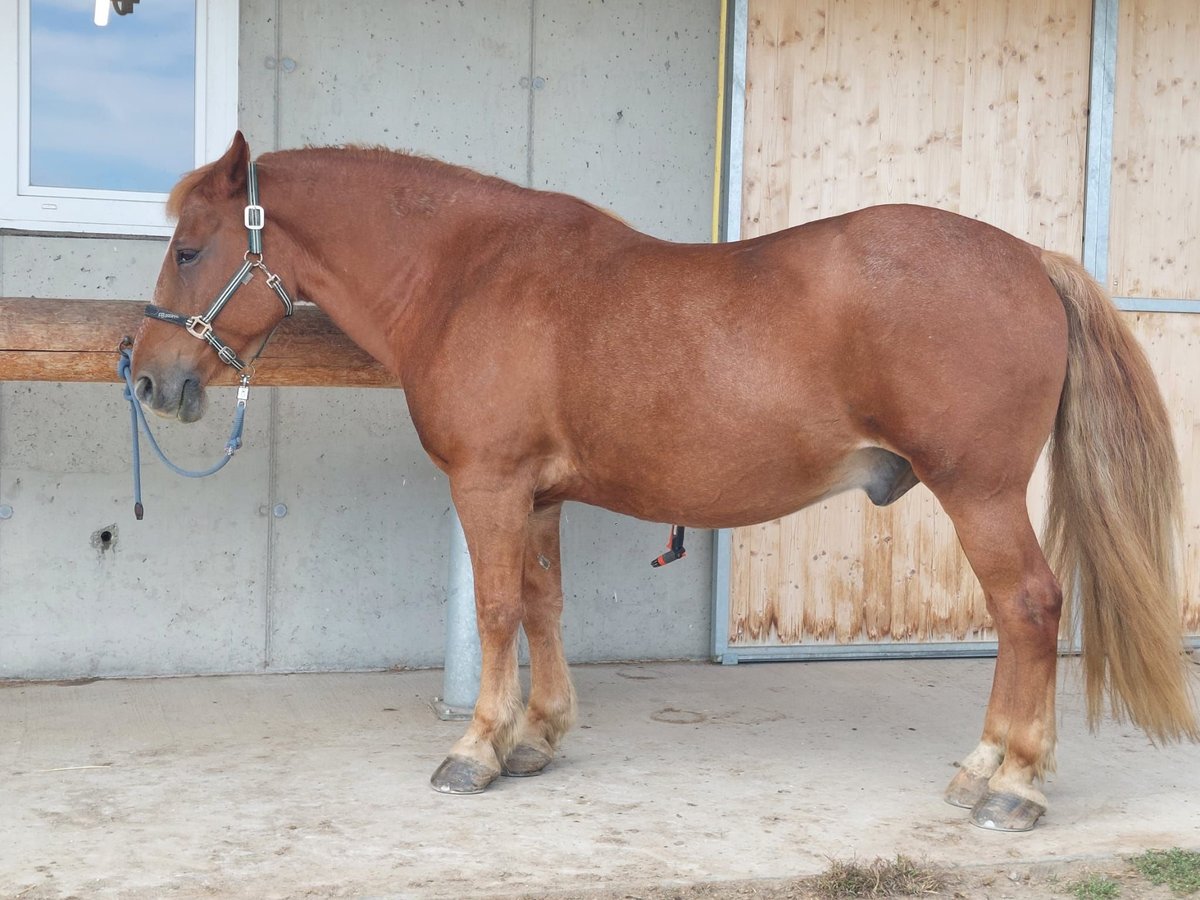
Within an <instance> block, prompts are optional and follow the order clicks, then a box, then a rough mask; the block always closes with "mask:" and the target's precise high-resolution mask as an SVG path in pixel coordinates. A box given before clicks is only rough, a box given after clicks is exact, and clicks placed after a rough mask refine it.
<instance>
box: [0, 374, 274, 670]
mask: <svg viewBox="0 0 1200 900" xmlns="http://www.w3.org/2000/svg"><path fill="white" fill-rule="evenodd" d="M220 394H222V395H224V396H222V397H220V398H217V397H215V396H214V397H213V400H214V408H215V413H214V415H213V416H212V418H211V419H209V420H206V421H205V422H204V423H203V424H201V425H197V426H193V427H190V428H187V429H184V428H183V427H182V426H176V427H175V428H173V429H172V428H170V427H169V426H168V427H164V428H163V429H161V431H162V438H163V443H164V444H165V445H166V447H167V448H168V452H172V451H173V452H174V453H175V454H177V459H178V460H179V461H180V462H181V463H182V464H183V465H199V464H201V463H202V462H203V463H207V462H211V460H212V459H213V458H214V457H216V456H219V455H220V451H221V448H222V447H223V445H224V442H225V438H226V436H227V434H228V429H229V419H228V418H226V416H225V415H223V414H222V413H223V411H224V410H226V409H232V397H231V395H230V392H229V391H222V392H220ZM225 400H228V401H229V402H228V403H226V402H223V401H225ZM0 407H2V409H0V504H4V505H7V506H9V507H11V509H12V516H11V518H8V519H0V677H24V678H61V677H77V676H83V675H133V674H137V675H145V674H182V673H193V672H244V671H253V670H255V669H258V668H261V666H262V643H263V642H262V637H261V635H262V619H263V608H264V606H265V584H264V581H265V578H264V576H265V568H264V560H265V551H266V528H265V522H264V518H263V516H262V515H260V512H259V510H260V507H261V506H263V504H264V502H265V491H264V486H265V483H266V480H265V465H264V463H265V460H266V457H267V454H266V449H265V441H264V440H263V438H264V435H262V434H261V432H260V429H261V428H262V427H263V426H265V425H266V422H267V420H266V419H265V417H264V418H260V419H258V424H257V425H256V423H255V417H254V416H253V414H252V415H251V416H250V417H249V419H248V427H247V435H246V438H247V448H246V449H245V450H244V451H243V452H242V453H241V454H240V455H239V457H238V459H237V460H236V461H235V462H234V464H232V465H230V466H229V467H227V468H226V469H225V470H224V471H222V472H221V473H220V474H219V475H217V476H216V477H215V478H214V479H211V480H209V481H207V482H205V483H201V482H197V481H189V480H185V479H181V478H176V477H175V476H174V475H169V474H168V473H167V472H165V470H163V469H162V468H161V467H160V466H158V465H157V464H156V463H153V462H149V461H148V462H145V463H144V464H143V470H144V474H143V489H144V493H145V505H146V518H145V520H143V521H141V522H138V521H136V520H135V519H134V517H133V501H132V488H131V474H130V468H129V459H130V455H129V452H130V451H129V417H128V412H127V409H128V407H127V406H126V404H125V403H124V401H123V400H122V398H121V396H120V390H119V388H118V387H117V386H116V385H96V384H68V385H63V384H19V383H9V384H3V385H0ZM147 452H148V451H147ZM104 532H109V540H108V541H104V540H103V535H104ZM106 544H107V546H106Z"/></svg>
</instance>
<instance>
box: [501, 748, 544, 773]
mask: <svg viewBox="0 0 1200 900" xmlns="http://www.w3.org/2000/svg"><path fill="white" fill-rule="evenodd" d="M553 758H554V757H553V756H552V755H551V754H549V753H546V752H545V751H544V750H539V749H538V748H537V747H535V746H533V745H532V744H517V746H516V747H514V748H513V751H512V753H510V754H508V759H506V760H504V769H503V774H505V775H511V776H512V777H514V778H525V777H527V776H529V775H541V774H542V769H544V768H546V766H548V765H550V760H552V759H553Z"/></svg>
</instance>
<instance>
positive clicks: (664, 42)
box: [0, 0, 719, 678]
mask: <svg viewBox="0 0 1200 900" xmlns="http://www.w3.org/2000/svg"><path fill="white" fill-rule="evenodd" d="M241 13H242V14H241V19H242V21H241V37H240V66H239V78H240V104H241V111H240V116H239V118H240V124H241V127H242V129H243V130H244V131H245V133H246V135H247V137H248V139H249V141H250V144H251V148H252V149H253V150H254V152H256V153H258V152H264V151H267V150H271V149H274V148H277V147H295V146H300V145H303V144H306V143H314V144H320V143H336V142H361V143H368V144H373V143H378V144H385V145H387V146H391V147H396V148H402V149H411V150H414V151H417V152H421V153H428V154H431V155H434V156H438V157H441V158H443V159H447V160H449V161H452V162H456V163H460V164H465V165H469V166H472V167H475V168H478V169H480V170H482V171H485V172H489V173H492V174H496V175H500V176H502V177H505V178H508V179H511V180H513V181H516V182H519V183H523V184H530V185H532V186H534V187H539V188H552V189H555V190H563V191H567V192H570V193H576V194H579V195H580V196H583V197H585V198H586V199H588V200H590V201H592V202H595V203H598V204H600V205H602V206H606V207H609V208H611V209H613V210H614V211H615V212H616V213H618V214H619V215H621V216H622V217H623V218H625V219H627V220H629V221H630V222H631V223H632V224H633V225H635V226H636V227H638V228H640V229H642V230H644V231H647V232H649V233H651V234H655V235H658V236H660V237H664V238H669V239H675V240H692V241H703V240H707V239H708V236H709V233H710V228H711V215H712V213H711V209H712V190H713V174H712V173H713V152H714V151H713V148H714V145H715V134H714V127H715V126H714V112H715V97H716V93H717V83H716V82H717V70H716V55H717V46H718V35H717V30H718V23H719V7H718V3H717V2H716V0H707V2H703V3H698V2H695V0H669V2H657V3H648V2H643V3H638V2H633V0H619V2H608V3H605V4H594V3H589V2H585V0H566V2H563V0H556V2H555V3H553V4H551V3H548V2H545V0H542V2H538V0H521V2H518V0H499V2H495V3H489V4H486V5H485V7H484V8H483V9H479V8H476V5H475V4H467V5H463V4H460V3H458V2H454V0H447V2H429V3H423V4H420V5H419V6H418V5H416V4H388V3H383V2H377V3H368V4H348V5H345V6H339V5H330V4H324V3H318V2H316V0H301V2H296V3H292V2H289V3H287V4H280V3H275V2H269V0H243V3H242V10H241ZM285 59H286V60H292V61H294V62H295V64H296V65H295V67H294V68H291V67H290V65H289V66H283V65H281V64H280V61H281V60H285ZM289 69H290V71H289ZM269 200H270V198H266V199H265V202H266V205H267V207H268V209H269ZM164 249H165V244H164V243H163V242H162V241H157V240H137V239H133V240H114V239H97V238H87V237H46V236H30V235H17V234H3V233H0V296H41V297H65V298H84V299H93V298H94V299H112V298H147V299H148V298H149V296H150V294H151V291H152V289H153V284H154V280H155V277H156V275H157V271H158V267H159V264H160V262H161V259H162V255H163V251H164ZM210 399H211V410H212V413H211V414H210V415H209V416H208V417H207V418H206V419H205V420H204V421H203V422H201V423H199V424H197V425H194V426H187V427H184V426H181V425H178V424H174V425H171V424H166V423H164V424H163V425H161V426H160V428H159V433H160V437H161V440H162V443H163V444H164V445H165V447H166V449H167V450H168V452H169V453H173V454H175V455H177V456H178V457H179V458H180V460H181V462H182V463H183V464H185V465H200V464H201V463H206V462H207V461H209V458H210V457H212V456H214V455H215V454H217V453H219V450H220V448H221V447H222V446H223V444H224V440H225V437H226V432H227V429H228V419H227V412H226V410H230V411H231V410H232V405H233V403H232V396H231V394H230V392H228V391H224V392H214V395H213V396H212V397H211V398H210ZM128 429H129V425H128V412H127V408H126V407H125V405H124V403H123V401H122V400H121V398H120V391H119V389H118V388H117V387H116V386H115V385H90V384H65V385H60V384H22V383H6V384H0V505H8V506H11V507H12V510H13V514H12V516H11V518H8V519H0V678H70V677H79V676H91V675H129V674H139V675H150V674H184V673H207V672H251V671H293V670H305V669H366V668H386V667H393V666H395V667H408V666H432V665H439V664H440V663H441V661H442V653H443V650H442V642H443V634H444V631H443V619H444V606H445V581H446V569H447V560H446V549H447V547H448V545H449V541H450V526H451V521H452V517H451V513H450V497H449V491H448V487H447V484H446V480H445V478H444V477H443V476H442V475H441V473H440V472H438V470H437V469H435V468H434V466H433V465H432V464H431V463H430V462H429V461H428V459H427V458H426V457H425V454H424V452H423V451H422V450H421V448H420V446H419V444H418V442H417V438H416V434H415V432H414V431H413V429H412V425H411V422H410V421H409V418H408V414H407V411H406V408H405V404H404V396H403V394H402V393H401V392H398V391H392V390H384V389H373V390H365V389H363V390H360V389H295V388H292V389H256V390H254V391H252V396H251V403H250V408H249V412H248V415H247V431H246V448H245V449H244V450H243V451H241V453H239V454H238V457H237V459H236V460H235V461H234V462H233V463H232V464H231V465H230V466H228V467H227V468H226V469H225V470H224V471H222V472H221V473H220V474H219V475H218V476H216V477H215V478H212V479H206V480H204V481H199V482H197V481H188V480H183V479H179V478H176V477H174V476H171V475H168V474H167V473H166V472H165V471H164V470H163V469H162V468H161V467H160V466H158V465H157V463H155V462H147V463H146V465H145V467H144V472H143V480H144V490H145V505H146V519H145V520H144V521H143V522H136V521H135V520H134V518H133V515H132V511H131V506H132V504H131V499H130V493H131V491H130V475H129V471H128V457H129V435H128ZM104 530H109V531H111V532H112V534H113V535H114V539H113V541H112V542H111V545H110V548H109V549H102V548H101V546H100V543H99V541H98V540H94V536H95V535H98V533H99V532H101V531H104ZM665 539H666V529H665V527H662V526H657V525H652V524H648V523H642V522H637V521H635V520H632V519H628V518H624V517H620V516H616V515H613V514H610V513H607V512H605V511H602V510H596V509H591V508H587V507H582V506H579V505H577V504H568V506H567V508H566V510H565V513H564V519H563V556H564V569H565V572H564V586H565V592H566V611H565V613H564V641H565V644H566V649H567V655H568V657H569V658H570V659H572V660H575V661H592V660H612V659H630V658H681V657H682V658H696V657H701V656H703V655H705V653H706V651H707V647H708V643H709V634H710V612H709V611H710V607H711V585H710V579H711V572H710V559H711V556H710V541H709V540H708V538H707V536H700V535H697V536H695V538H694V540H692V541H691V542H690V543H689V556H688V559H687V561H686V562H683V563H680V564H677V565H674V566H671V567H669V568H667V569H664V570H657V571H653V572H652V571H651V569H650V567H649V564H648V563H649V560H650V558H651V557H652V556H654V555H656V554H657V553H658V552H660V550H661V545H662V543H663V542H664V540H665Z"/></svg>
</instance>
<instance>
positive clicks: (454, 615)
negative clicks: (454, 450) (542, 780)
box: [433, 510, 481, 720]
mask: <svg viewBox="0 0 1200 900" xmlns="http://www.w3.org/2000/svg"><path fill="white" fill-rule="evenodd" d="M451 515H452V516H453V518H454V521H453V522H452V523H451V525H450V554H449V555H450V560H449V573H448V578H447V581H446V668H445V671H444V672H443V675H442V696H441V697H439V698H438V699H436V700H434V702H433V709H434V712H436V713H437V716H438V718H439V719H444V720H451V719H469V718H471V713H472V712H473V711H474V709H475V700H476V699H477V698H478V697H479V670H480V661H481V654H480V651H479V631H478V630H477V628H476V626H475V578H474V576H473V575H472V573H471V555H470V553H468V552H467V537H466V535H465V534H463V527H462V522H460V521H459V519H458V513H456V512H453V510H452V511H451Z"/></svg>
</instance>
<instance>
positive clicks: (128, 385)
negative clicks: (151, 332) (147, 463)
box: [117, 347, 249, 520]
mask: <svg viewBox="0 0 1200 900" xmlns="http://www.w3.org/2000/svg"><path fill="white" fill-rule="evenodd" d="M129 366H130V352H129V348H128V347H122V348H121V358H120V360H119V361H118V362H117V374H118V375H120V376H121V380H122V381H124V382H125V399H126V400H128V401H129V425H130V433H131V435H132V440H133V514H134V516H135V517H136V518H137V519H139V520H140V519H141V518H142V512H143V509H142V465H141V464H142V455H141V449H140V448H139V446H138V423H139V422H140V423H141V426H142V430H144V431H145V432H146V440H148V441H149V442H150V446H151V447H152V448H154V452H155V454H156V455H157V456H158V458H159V459H161V460H162V461H163V463H164V464H165V465H166V466H167V468H168V469H170V470H171V471H172V472H174V473H175V474H177V475H182V476H183V477H184V478H207V477H208V476H209V475H213V474H215V473H216V472H219V471H221V469H223V468H224V467H225V464H226V463H227V462H229V460H231V459H233V454H234V453H236V452H237V451H238V449H239V448H240V447H241V446H242V425H243V424H244V423H245V421H246V396H247V394H248V393H249V388H248V386H247V384H246V379H243V382H242V385H241V386H240V387H239V388H238V400H237V408H236V409H235V410H234V412H233V430H232V431H231V432H230V433H229V440H228V441H226V442H225V455H224V456H222V457H221V458H220V459H219V460H218V461H217V462H216V463H214V464H213V465H212V466H210V467H209V468H207V469H204V470H202V471H198V472H193V471H192V470H190V469H184V468H181V467H180V466H177V465H175V463H173V462H171V460H169V459H167V455H166V454H165V453H163V451H162V448H160V447H159V446H158V441H156V440H155V439H154V434H153V433H152V432H151V431H150V423H149V422H147V421H146V414H145V413H144V412H143V411H142V405H141V404H140V403H138V401H137V397H136V396H135V395H134V393H133V376H132V375H131V374H130V371H129Z"/></svg>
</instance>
